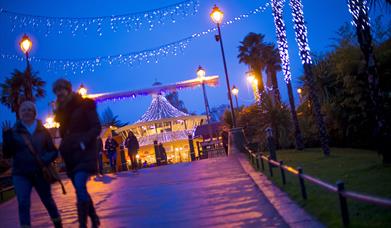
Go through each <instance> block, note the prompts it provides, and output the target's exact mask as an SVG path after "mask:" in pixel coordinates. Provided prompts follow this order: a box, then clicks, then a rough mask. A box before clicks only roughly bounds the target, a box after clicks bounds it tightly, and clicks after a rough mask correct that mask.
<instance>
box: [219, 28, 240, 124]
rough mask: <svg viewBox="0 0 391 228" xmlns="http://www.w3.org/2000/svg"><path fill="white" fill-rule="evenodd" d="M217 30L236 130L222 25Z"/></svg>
mask: <svg viewBox="0 0 391 228" xmlns="http://www.w3.org/2000/svg"><path fill="white" fill-rule="evenodd" d="M217 30H218V32H219V41H220V47H221V54H222V56H223V63H224V72H225V80H226V82H227V89H228V100H229V107H230V108H231V118H232V128H236V118H235V112H234V106H233V104H232V96H231V86H230V85H229V78H228V70H227V63H226V61H225V54H224V47H223V38H222V36H221V30H220V25H219V24H218V23H217Z"/></svg>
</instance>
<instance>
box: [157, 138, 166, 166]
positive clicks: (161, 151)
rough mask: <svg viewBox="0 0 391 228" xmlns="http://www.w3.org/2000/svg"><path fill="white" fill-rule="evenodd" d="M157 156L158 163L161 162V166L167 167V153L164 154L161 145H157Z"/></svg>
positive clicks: (164, 150) (164, 151)
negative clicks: (158, 156) (158, 158)
mask: <svg viewBox="0 0 391 228" xmlns="http://www.w3.org/2000/svg"><path fill="white" fill-rule="evenodd" d="M159 154H160V158H161V160H160V162H162V163H163V165H167V164H168V161H167V153H166V149H165V148H164V146H163V143H159Z"/></svg>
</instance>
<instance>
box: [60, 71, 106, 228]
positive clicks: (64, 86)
mask: <svg viewBox="0 0 391 228" xmlns="http://www.w3.org/2000/svg"><path fill="white" fill-rule="evenodd" d="M53 92H54V93H55V94H56V96H57V109H56V111H55V120H56V121H57V122H59V123H60V135H61V138H62V140H61V144H60V153H61V156H62V158H63V159H64V162H65V166H66V171H67V175H68V176H69V178H70V179H71V180H72V184H73V186H74V188H75V190H76V197H77V214H78V219H79V225H80V227H83V228H84V227H87V216H90V218H91V222H92V227H98V226H99V225H100V221H99V217H98V215H97V214H96V211H95V207H94V203H93V202H92V199H91V196H90V194H89V193H88V190H87V181H88V179H89V177H90V176H91V175H93V174H96V173H97V165H96V164H97V158H98V145H97V143H96V139H97V137H98V135H99V134H100V131H101V125H100V122H99V117H98V113H97V112H96V105H95V102H94V101H93V100H91V99H88V98H82V97H81V96H80V95H79V94H76V93H74V92H72V85H71V83H70V82H69V81H67V80H65V79H58V80H57V81H56V82H54V84H53Z"/></svg>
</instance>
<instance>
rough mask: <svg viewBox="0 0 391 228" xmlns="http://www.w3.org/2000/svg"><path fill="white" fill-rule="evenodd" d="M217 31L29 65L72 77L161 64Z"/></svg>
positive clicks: (39, 59)
mask: <svg viewBox="0 0 391 228" xmlns="http://www.w3.org/2000/svg"><path fill="white" fill-rule="evenodd" d="M269 5H270V4H269V3H265V4H264V5H262V6H259V7H257V8H255V9H254V10H252V11H249V12H248V13H245V14H242V15H239V16H237V17H234V18H233V19H231V20H229V21H226V22H224V23H223V24H222V26H228V25H231V24H233V23H236V22H239V21H241V20H243V19H245V18H248V17H249V16H251V15H255V14H259V13H262V12H264V11H265V10H266V9H267V7H269ZM216 30H217V28H215V27H214V28H210V29H208V30H205V31H202V32H198V33H194V34H192V35H191V36H188V37H186V38H183V39H180V40H177V41H174V42H171V43H168V44H164V45H162V46H159V47H156V48H152V49H146V50H142V51H137V52H129V53H124V54H116V55H108V56H95V57H89V58H67V59H56V58H43V57H36V56H29V61H30V62H35V63H45V64H47V69H48V71H51V72H71V73H73V74H77V73H80V74H84V73H87V72H94V71H95V70H96V69H97V68H99V67H101V66H103V65H119V64H122V65H127V66H129V67H133V66H135V65H139V64H141V63H158V62H159V58H160V57H165V56H168V55H174V56H176V55H179V54H182V53H183V52H184V50H185V49H186V48H187V47H188V46H189V45H190V42H191V41H193V40H194V39H196V38H200V37H203V36H206V35H208V34H210V33H212V32H215V31H216ZM0 58H2V59H8V60H16V61H21V62H22V61H25V56H24V55H17V54H5V53H2V54H0Z"/></svg>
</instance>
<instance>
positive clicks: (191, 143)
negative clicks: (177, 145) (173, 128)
mask: <svg viewBox="0 0 391 228" xmlns="http://www.w3.org/2000/svg"><path fill="white" fill-rule="evenodd" d="M187 138H188V140H189V150H190V158H191V161H195V151H194V143H193V136H192V135H187Z"/></svg>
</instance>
